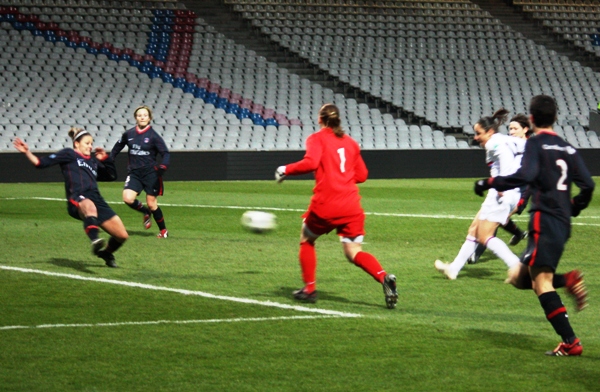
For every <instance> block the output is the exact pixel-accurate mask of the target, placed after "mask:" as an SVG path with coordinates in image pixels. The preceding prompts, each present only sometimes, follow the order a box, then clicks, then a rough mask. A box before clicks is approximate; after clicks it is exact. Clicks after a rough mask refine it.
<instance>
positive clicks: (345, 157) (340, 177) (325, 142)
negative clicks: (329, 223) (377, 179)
mask: <svg viewBox="0 0 600 392" xmlns="http://www.w3.org/2000/svg"><path fill="white" fill-rule="evenodd" d="M310 172H315V179H316V185H315V187H314V188H313V197H312V199H311V202H310V207H309V209H310V210H311V211H312V212H313V213H315V214H316V215H317V216H319V217H321V218H324V219H329V218H337V217H344V216H352V215H356V214H360V213H362V212H363V210H362V207H361V206H360V195H359V193H358V187H357V186H356V184H358V183H361V182H365V181H366V180H367V175H368V171H367V167H366V165H365V162H364V161H363V159H362V156H361V155H360V147H359V146H358V143H357V142H356V141H355V140H354V139H352V138H351V137H350V136H348V135H344V136H342V137H338V136H336V135H335V134H334V133H333V130H332V129H331V128H323V129H321V130H320V131H319V132H316V133H313V134H312V135H310V136H309V137H308V138H307V139H306V154H304V158H303V159H302V160H300V161H298V162H295V163H291V164H289V165H286V167H285V174H286V175H297V174H306V173H310Z"/></svg>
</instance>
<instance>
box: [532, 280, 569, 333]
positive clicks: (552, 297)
mask: <svg viewBox="0 0 600 392" xmlns="http://www.w3.org/2000/svg"><path fill="white" fill-rule="evenodd" d="M538 299H539V300H540V304H541V305H542V308H543V309H544V313H546V318H547V319H548V321H549V322H550V324H552V327H553V328H554V330H555V331H556V333H557V334H559V335H560V336H561V337H562V340H563V342H565V343H572V342H573V341H574V340H575V332H573V328H571V323H570V322H569V316H568V315H567V309H566V308H565V306H564V305H563V303H562V301H561V299H560V296H559V295H558V293H557V292H556V291H549V292H547V293H544V294H542V295H540V296H539V297H538Z"/></svg>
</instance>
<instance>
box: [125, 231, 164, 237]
mask: <svg viewBox="0 0 600 392" xmlns="http://www.w3.org/2000/svg"><path fill="white" fill-rule="evenodd" d="M127 233H129V235H137V236H139V237H156V236H157V234H158V233H155V232H153V231H139V230H127Z"/></svg>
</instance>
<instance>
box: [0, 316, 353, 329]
mask: <svg viewBox="0 0 600 392" xmlns="http://www.w3.org/2000/svg"><path fill="white" fill-rule="evenodd" d="M341 317H344V316H334V315H329V316H327V315H324V316H281V317H248V318H232V319H209V320H155V321H125V322H120V323H94V324H40V325H7V326H4V327H0V331H6V330H9V329H43V328H86V327H88V328H91V327H120V326H128V325H161V324H211V323H214V324H218V323H242V322H261V321H263V322H264V321H282V320H313V319H323V318H341Z"/></svg>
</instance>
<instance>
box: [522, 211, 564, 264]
mask: <svg viewBox="0 0 600 392" xmlns="http://www.w3.org/2000/svg"><path fill="white" fill-rule="evenodd" d="M570 236H571V227H570V225H567V224H565V223H564V222H563V221H561V220H559V219H557V218H555V217H553V216H551V215H548V214H542V213H541V212H539V211H535V212H533V213H532V214H531V218H530V220H529V236H528V242H527V248H526V249H525V252H523V256H522V262H523V263H524V264H526V265H528V266H530V267H550V268H551V269H552V270H553V271H556V268H557V267H558V262H559V260H560V257H561V256H562V254H563V251H564V250H565V245H566V243H567V241H568V240H569V237H570Z"/></svg>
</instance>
